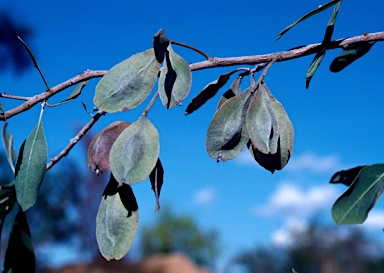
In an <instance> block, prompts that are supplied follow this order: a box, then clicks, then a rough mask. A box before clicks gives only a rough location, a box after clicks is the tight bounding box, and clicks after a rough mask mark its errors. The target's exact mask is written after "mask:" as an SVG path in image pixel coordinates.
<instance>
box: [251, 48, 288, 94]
mask: <svg viewBox="0 0 384 273" xmlns="http://www.w3.org/2000/svg"><path fill="white" fill-rule="evenodd" d="M277 60H281V59H280V55H276V56H275V57H274V58H273V59H272V60H271V61H270V62H269V63H268V65H267V67H266V68H265V69H264V71H263V73H261V75H260V77H259V79H258V80H257V82H256V83H255V85H254V86H253V88H252V89H253V90H252V91H251V93H253V92H255V91H256V90H257V88H258V87H259V85H260V83H262V82H263V81H264V78H265V76H266V75H267V73H268V70H269V69H270V68H271V67H272V65H273V64H274V63H275V62H276V61H277Z"/></svg>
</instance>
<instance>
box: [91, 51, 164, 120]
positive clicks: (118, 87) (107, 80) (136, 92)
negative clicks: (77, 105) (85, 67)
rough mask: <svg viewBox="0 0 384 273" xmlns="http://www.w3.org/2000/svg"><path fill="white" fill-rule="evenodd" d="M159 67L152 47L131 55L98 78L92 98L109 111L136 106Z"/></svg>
mask: <svg viewBox="0 0 384 273" xmlns="http://www.w3.org/2000/svg"><path fill="white" fill-rule="evenodd" d="M159 70H160V63H159V62H158V61H157V60H156V57H155V53H154V50H153V49H148V50H146V51H144V52H141V53H137V54H135V55H132V56H131V57H130V58H128V59H126V60H124V61H122V62H121V63H118V64H117V65H115V66H114V67H112V68H111V70H110V71H109V72H108V74H106V75H105V76H104V77H102V78H101V80H100V81H99V83H98V84H97V86H96V92H95V96H94V98H93V102H94V103H95V104H96V106H97V107H98V108H99V109H100V110H102V111H105V112H109V113H114V112H118V111H125V110H129V109H132V108H135V107H137V106H138V105H140V104H141V103H142V102H143V101H144V100H145V99H146V98H147V97H148V95H149V93H150V92H151V90H152V89H153V87H154V85H155V83H156V80H157V75H158V73H159Z"/></svg>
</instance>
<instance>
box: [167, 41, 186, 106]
mask: <svg viewBox="0 0 384 273" xmlns="http://www.w3.org/2000/svg"><path fill="white" fill-rule="evenodd" d="M191 85H192V72H191V69H190V68H189V65H188V63H187V62H186V61H185V60H184V59H183V58H182V57H180V56H179V55H178V54H176V53H175V52H174V51H173V49H172V46H171V44H169V45H168V47H167V52H166V63H165V64H164V65H163V66H162V68H161V72H160V79H159V95H160V99H161V101H162V103H163V105H164V106H165V107H167V108H172V107H174V106H175V105H180V104H181V101H182V100H184V99H185V98H186V97H187V96H188V94H189V92H190V90H191Z"/></svg>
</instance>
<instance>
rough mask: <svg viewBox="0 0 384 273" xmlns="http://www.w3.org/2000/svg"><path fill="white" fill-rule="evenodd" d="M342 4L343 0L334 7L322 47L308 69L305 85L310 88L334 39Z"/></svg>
mask: <svg viewBox="0 0 384 273" xmlns="http://www.w3.org/2000/svg"><path fill="white" fill-rule="evenodd" d="M340 5H341V1H340V2H339V3H338V4H337V6H336V7H335V8H334V10H333V13H332V16H331V18H330V19H329V21H328V25H327V28H326V30H325V34H324V39H323V41H322V42H321V45H320V49H319V51H318V52H317V53H316V55H315V57H314V58H313V61H312V63H311V65H310V67H309V69H308V71H307V75H306V76H305V87H306V88H307V89H308V87H309V83H310V82H311V79H312V77H313V75H314V74H315V72H316V70H317V68H318V67H319V66H320V63H321V61H322V60H323V59H324V56H325V53H326V51H327V50H326V48H327V46H328V45H329V43H330V42H331V40H332V35H333V30H334V25H335V23H336V17H337V14H338V12H339V8H340Z"/></svg>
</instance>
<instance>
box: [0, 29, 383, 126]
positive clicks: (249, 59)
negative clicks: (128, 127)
mask: <svg viewBox="0 0 384 273" xmlns="http://www.w3.org/2000/svg"><path fill="white" fill-rule="evenodd" d="M383 40H384V32H377V33H372V34H366V33H364V34H363V35H360V36H355V37H351V38H345V39H339V40H335V41H332V42H330V44H329V45H328V47H327V49H335V48H347V47H348V46H350V45H352V44H356V43H360V42H368V41H383ZM319 46H321V43H317V44H311V45H307V46H302V47H298V48H295V49H291V50H287V51H282V52H276V53H270V54H264V55H254V56H242V57H230V58H210V59H208V60H206V61H202V62H197V63H193V64H190V65H189V67H190V68H191V70H192V71H196V70H203V69H209V68H215V67H224V66H235V65H256V64H259V67H263V66H265V65H266V64H267V63H269V62H270V61H272V60H273V59H274V58H275V56H280V59H279V61H280V62H282V61H288V60H292V59H297V58H301V57H303V56H307V55H311V54H314V53H316V52H317V50H318V48H319ZM107 73H108V70H100V71H91V70H88V71H86V72H84V73H82V74H79V75H77V76H76V77H74V78H72V79H70V80H67V81H65V82H63V83H61V84H59V85H57V86H55V87H53V88H51V89H50V92H44V93H41V94H39V95H36V96H34V97H32V98H31V99H30V100H29V101H27V102H25V103H23V104H21V105H19V106H17V107H15V108H13V109H11V110H9V111H6V112H5V113H2V114H0V120H4V121H5V120H7V119H9V118H11V117H13V116H15V115H18V114H20V113H21V112H24V111H27V110H28V109H30V108H31V107H33V106H34V105H36V104H37V103H39V102H41V101H43V100H46V99H48V98H50V97H52V96H53V95H55V94H56V93H59V92H61V91H63V90H65V89H66V88H68V87H70V86H72V85H74V84H77V83H79V82H82V81H85V80H89V79H93V78H98V77H102V76H104V75H105V74H107Z"/></svg>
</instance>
